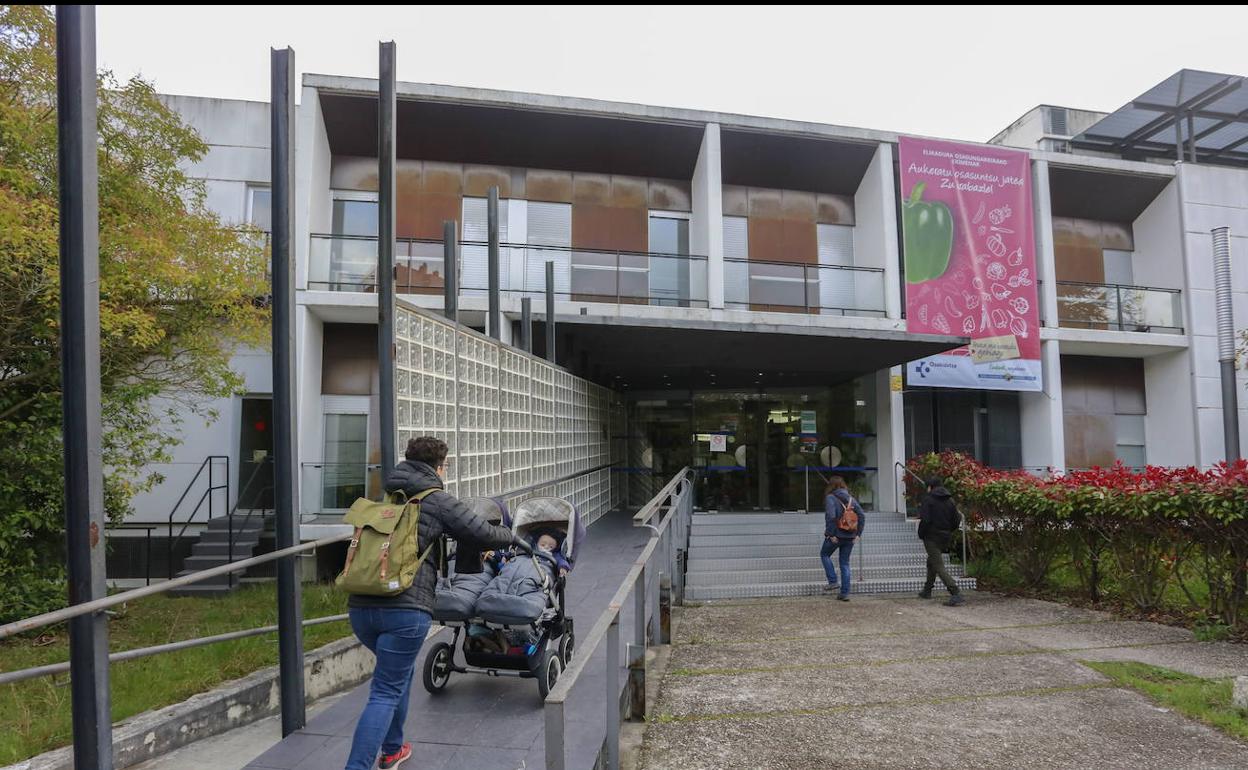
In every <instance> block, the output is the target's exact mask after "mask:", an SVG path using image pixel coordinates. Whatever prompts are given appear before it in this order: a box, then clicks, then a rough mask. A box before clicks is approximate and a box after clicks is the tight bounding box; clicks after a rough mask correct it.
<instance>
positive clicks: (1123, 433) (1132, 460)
mask: <svg viewBox="0 0 1248 770" xmlns="http://www.w3.org/2000/svg"><path fill="white" fill-rule="evenodd" d="M1114 456H1115V457H1116V458H1117V459H1119V460H1121V461H1122V464H1123V465H1126V466H1129V467H1131V468H1142V467H1144V466H1145V465H1146V464H1147V456H1146V452H1145V450H1144V415H1142V414H1116V415H1114Z"/></svg>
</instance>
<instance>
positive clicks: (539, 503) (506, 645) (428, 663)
mask: <svg viewBox="0 0 1248 770" xmlns="http://www.w3.org/2000/svg"><path fill="white" fill-rule="evenodd" d="M464 503H465V504H466V505H467V506H468V507H469V508H471V509H472V511H473V512H474V513H476V514H477V515H479V516H481V517H483V518H485V519H487V520H488V521H490V522H491V523H493V524H501V525H502V526H505V527H508V528H510V529H511V530H512V531H513V532H514V533H515V534H516V535H517V543H518V544H520V543H522V544H523V545H517V550H516V552H515V553H514V555H513V556H512V557H511V559H510V561H509V562H508V564H507V565H506V567H503V568H497V567H495V566H493V565H492V564H491V563H485V564H483V565H481V566H480V571H479V572H474V571H473V570H476V569H478V565H477V564H475V563H473V564H468V563H461V562H460V559H461V558H462V559H464V560H465V562H466V561H469V560H471V561H474V562H475V561H476V560H477V559H478V558H479V556H478V555H477V554H475V553H466V552H465V551H466V550H467V549H465V547H464V544H462V543H461V544H459V546H458V548H459V551H460V553H457V554H456V559H455V563H456V566H457V568H458V569H457V570H456V571H455V572H454V573H451V572H450V570H449V569H448V561H449V560H444V561H443V564H442V577H441V579H439V581H438V587H437V593H436V594H435V601H434V609H433V620H434V622H435V623H438V624H440V625H443V626H447V627H448V628H452V629H454V636H453V638H452V639H451V641H449V642H438V643H437V644H435V645H433V646H432V647H430V648H429V652H428V653H427V654H426V655H425V665H424V672H423V680H424V685H425V689H426V690H428V691H429V692H430V693H437V692H440V691H441V690H442V689H443V688H445V687H446V685H447V683H448V682H449V681H450V678H451V674H453V673H456V674H483V675H485V676H495V677H501V676H515V677H520V678H523V679H536V680H537V687H538V691H539V692H540V693H541V696H542V699H543V700H544V699H545V698H546V695H547V694H549V692H550V690H551V688H553V687H554V686H555V683H556V682H557V681H558V680H559V675H560V674H561V673H562V672H563V669H564V668H565V667H567V665H568V664H569V663H570V662H571V661H572V653H573V648H574V645H575V634H574V633H573V624H572V618H570V617H568V615H567V612H566V606H565V600H564V587H565V579H564V577H563V576H562V575H561V574H560V569H559V567H560V566H562V565H566V566H567V567H568V568H570V567H571V566H572V565H574V564H575V562H576V554H577V550H578V547H579V545H580V543H581V541H582V540H584V538H585V527H584V525H582V524H581V520H580V516H579V514H578V513H577V510H576V506H574V505H572V504H571V503H570V502H568V501H566V500H563V499H560V498H556V497H536V498H532V499H529V500H526V501H524V502H523V503H520V504H519V505H518V506H516V510H515V512H514V515H513V514H511V513H509V512H508V511H507V508H506V506H505V505H504V504H503V503H501V502H500V501H498V500H494V499H492V498H486V497H475V498H469V499H466V500H464ZM541 533H546V534H550V535H552V536H553V537H555V540H556V542H557V543H558V546H557V549H556V550H557V551H558V552H559V553H558V554H554V555H552V554H548V553H546V552H544V551H541V550H539V549H537V548H535V547H532V545H530V542H531V541H530V538H533V541H532V542H536V537H537V536H538V535H539V534H541ZM561 562H562V564H561ZM496 578H497V579H496ZM457 652H462V658H463V661H464V662H463V664H462V665H461V664H460V663H458V662H456V658H457Z"/></svg>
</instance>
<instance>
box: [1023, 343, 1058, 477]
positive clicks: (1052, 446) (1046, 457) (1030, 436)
mask: <svg viewBox="0 0 1248 770" xmlns="http://www.w3.org/2000/svg"><path fill="white" fill-rule="evenodd" d="M1058 345H1059V343H1058V341H1057V340H1046V341H1045V342H1044V343H1042V344H1041V346H1040V368H1041V372H1042V379H1043V383H1044V389H1043V390H1041V391H1039V392H1024V393H1019V394H1018V406H1019V429H1020V431H1021V433H1022V439H1023V442H1022V443H1023V453H1022V455H1023V456H1022V461H1023V467H1025V468H1054V469H1057V470H1063V469H1065V467H1066V426H1065V422H1064V419H1065V415H1064V413H1063V410H1062V357H1061V350H1060V348H1059V347H1058Z"/></svg>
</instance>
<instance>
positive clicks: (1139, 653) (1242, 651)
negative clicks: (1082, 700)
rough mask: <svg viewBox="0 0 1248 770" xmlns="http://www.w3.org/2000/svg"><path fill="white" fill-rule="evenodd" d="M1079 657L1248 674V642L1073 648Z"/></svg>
mask: <svg viewBox="0 0 1248 770" xmlns="http://www.w3.org/2000/svg"><path fill="white" fill-rule="evenodd" d="M1067 654H1068V655H1069V656H1070V657H1072V658H1075V659H1077V660H1122V661H1135V662H1138V663H1147V664H1148V665H1150V666H1160V667H1162V668H1168V669H1171V670H1173V671H1180V672H1182V673H1184V674H1190V675H1191V676H1198V677H1201V678H1203V679H1222V678H1225V677H1232V676H1245V675H1248V645H1243V644H1230V643H1229V642H1188V643H1185V644H1165V645H1156V646H1152V647H1123V648H1115V649H1105V650H1073V651H1071V652H1069V653H1067Z"/></svg>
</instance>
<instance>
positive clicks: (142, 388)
mask: <svg viewBox="0 0 1248 770" xmlns="http://www.w3.org/2000/svg"><path fill="white" fill-rule="evenodd" d="M55 46H56V41H55V23H54V20H53V16H52V13H51V11H50V10H49V8H48V7H46V6H18V5H4V6H0V622H5V621H7V620H11V619H13V618H17V617H22V616H25V615H29V614H32V613H34V612H38V611H42V610H45V609H48V608H50V607H55V606H60V605H63V604H64V603H65V592H64V582H63V579H64V559H63V553H62V551H63V545H62V542H63V531H64V524H63V521H64V518H63V512H62V508H63V502H62V500H63V497H62V496H63V467H62V454H61V392H60V376H61V372H60V343H59V323H60V321H59V319H60V301H59V251H58V209H57V205H58V204H57V201H58V197H57V195H58V193H57V125H56V55H55V54H56V47H55ZM98 85H99V202H100V214H99V221H100V252H99V253H100V358H101V389H102V401H103V446H102V447H101V450H102V453H103V459H104V466H105V474H106V478H105V507H106V511H107V513H108V516H109V518H110V520H111V521H114V522H115V521H118V520H120V519H121V518H123V517H124V516H125V515H126V514H127V512H128V511H129V510H130V507H129V506H130V501H131V500H132V499H133V497H134V495H135V494H136V493H137V492H140V491H142V490H144V489H147V488H150V487H151V485H153V484H154V483H156V482H158V481H159V477H157V476H156V475H154V474H152V473H151V472H149V471H147V470H145V467H146V466H148V465H149V464H151V463H156V462H160V461H163V460H167V459H168V450H169V449H170V448H171V447H172V446H173V445H174V443H176V440H177V439H176V437H174V436H170V435H168V433H167V430H168V426H169V425H171V424H172V425H176V424H178V423H180V422H185V421H188V420H205V419H212V418H213V416H214V415H212V414H211V413H210V412H209V411H208V410H207V409H206V408H205V406H204V405H205V404H207V403H211V401H212V399H215V398H219V397H222V396H227V395H230V394H232V393H235V392H237V391H238V390H239V389H240V387H241V386H242V380H241V377H240V376H239V375H238V374H237V373H236V372H234V371H232V370H231V368H230V359H231V354H232V352H233V351H234V350H235V349H236V348H237V347H238V346H239V345H257V344H263V342H264V339H265V337H266V330H267V328H268V311H267V309H266V306H265V303H264V302H263V301H262V299H261V298H263V297H264V296H265V294H266V293H267V281H266V278H265V254H264V249H263V246H262V244H261V242H260V241H259V240H258V239H257V238H256V237H254V236H255V233H254V231H253V232H248V231H247V230H240V229H232V228H229V227H226V226H225V225H223V223H222V222H221V220H220V219H219V218H218V217H217V216H216V215H215V214H213V213H212V212H210V211H209V210H208V209H207V208H206V206H205V202H204V201H205V189H204V185H203V183H202V181H200V180H196V179H194V178H192V177H191V176H189V175H188V172H187V169H188V168H189V167H190V166H191V164H193V163H194V162H196V161H198V160H200V159H201V158H202V157H203V156H204V154H205V153H206V152H207V149H208V147H207V145H206V144H205V143H204V141H203V140H202V139H201V138H200V137H199V136H198V135H197V134H196V132H195V131H194V130H193V129H191V128H190V127H188V126H187V125H185V124H184V123H183V122H182V121H181V120H180V118H179V116H178V115H177V114H176V113H174V112H173V111H172V110H171V109H169V108H168V107H167V106H166V105H164V104H163V103H162V102H161V100H160V98H159V96H158V95H157V94H156V92H155V90H154V89H153V87H152V85H151V84H150V83H148V82H146V81H144V80H141V79H139V78H134V79H131V80H128V81H126V82H124V83H123V82H119V81H118V80H117V79H116V78H114V77H113V76H112V74H111V73H108V72H102V73H101V74H100V76H99V84H98Z"/></svg>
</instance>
